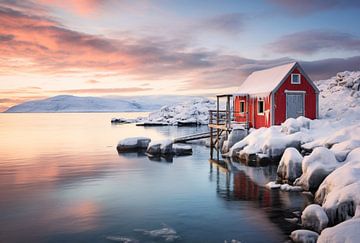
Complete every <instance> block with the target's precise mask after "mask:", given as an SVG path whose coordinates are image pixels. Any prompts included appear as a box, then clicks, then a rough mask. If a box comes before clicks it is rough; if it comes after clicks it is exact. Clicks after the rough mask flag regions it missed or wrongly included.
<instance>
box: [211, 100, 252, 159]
mask: <svg viewBox="0 0 360 243" xmlns="http://www.w3.org/2000/svg"><path fill="white" fill-rule="evenodd" d="M221 98H225V99H226V101H225V110H221V109H220V99H221ZM241 115H244V116H245V117H246V122H244V123H239V122H236V119H235V117H239V116H241ZM234 125H242V126H243V127H244V128H245V129H248V128H249V121H248V114H247V112H245V114H240V112H236V111H235V110H234V100H233V95H231V94H225V95H218V96H217V100H216V110H210V111H209V128H210V135H211V136H210V159H213V158H214V150H215V151H216V158H217V160H219V159H220V158H219V157H220V151H221V149H222V148H221V139H224V140H227V139H228V137H229V135H230V132H231V130H232V129H233V127H234Z"/></svg>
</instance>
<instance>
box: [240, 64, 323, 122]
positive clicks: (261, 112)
mask: <svg viewBox="0 0 360 243" xmlns="http://www.w3.org/2000/svg"><path fill="white" fill-rule="evenodd" d="M233 112H234V115H233V116H234V117H233V120H234V122H235V123H241V124H246V127H254V128H259V127H269V126H271V125H280V124H281V123H282V122H284V121H285V120H286V119H287V118H290V117H293V118H296V117H298V116H305V117H307V118H310V119H316V118H318V114H319V90H318V88H317V87H316V85H315V84H314V83H313V81H312V80H311V79H310V78H309V77H308V75H307V74H306V73H305V71H304V70H303V69H302V68H301V66H300V65H299V63H297V62H293V63H289V64H285V65H281V66H277V67H273V68H270V69H265V70H261V71H256V72H253V73H252V74H251V75H250V76H249V77H248V78H247V79H246V80H245V81H244V82H243V83H242V85H241V86H240V88H239V93H237V94H234V95H233Z"/></svg>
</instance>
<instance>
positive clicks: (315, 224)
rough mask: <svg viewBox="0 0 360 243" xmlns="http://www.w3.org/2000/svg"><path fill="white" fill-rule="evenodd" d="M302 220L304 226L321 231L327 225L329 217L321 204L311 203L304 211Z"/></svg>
mask: <svg viewBox="0 0 360 243" xmlns="http://www.w3.org/2000/svg"><path fill="white" fill-rule="evenodd" d="M301 221H302V226H303V227H304V228H306V229H310V230H313V231H316V232H318V233H320V232H321V231H322V230H323V229H324V228H326V227H327V225H328V222H329V219H328V217H327V215H326V213H325V210H324V209H323V208H322V207H321V206H319V205H317V204H311V205H309V206H307V207H306V208H305V210H304V211H303V213H302V215H301Z"/></svg>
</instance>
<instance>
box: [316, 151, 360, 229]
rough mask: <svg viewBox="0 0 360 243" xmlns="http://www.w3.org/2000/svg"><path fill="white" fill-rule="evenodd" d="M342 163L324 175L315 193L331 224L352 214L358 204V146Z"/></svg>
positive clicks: (359, 191)
mask: <svg viewBox="0 0 360 243" xmlns="http://www.w3.org/2000/svg"><path fill="white" fill-rule="evenodd" d="M343 163H344V165H343V166H342V167H340V168H338V169H336V170H335V171H333V172H332V173H331V174H330V175H329V176H328V177H326V179H325V180H324V181H323V183H322V184H321V185H320V187H319V189H318V190H317V192H316V194H315V201H316V202H317V203H320V204H322V207H323V208H324V209H325V211H326V213H327V215H328V217H329V220H330V223H331V225H333V224H336V223H339V222H342V221H344V220H346V219H348V218H350V217H352V216H354V214H355V210H356V207H357V205H360V148H357V149H355V150H353V151H352V152H350V153H349V155H348V157H347V159H346V160H345V162H343Z"/></svg>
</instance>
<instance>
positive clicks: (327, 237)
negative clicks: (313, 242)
mask: <svg viewBox="0 0 360 243" xmlns="http://www.w3.org/2000/svg"><path fill="white" fill-rule="evenodd" d="M359 230H360V218H352V219H350V220H347V221H345V222H343V223H341V224H338V225H336V226H334V227H330V228H327V229H324V230H323V232H321V235H320V237H319V238H318V242H319V243H327V242H332V243H343V242H346V243H357V242H359V236H360V231H359Z"/></svg>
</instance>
